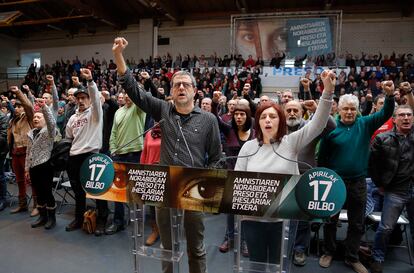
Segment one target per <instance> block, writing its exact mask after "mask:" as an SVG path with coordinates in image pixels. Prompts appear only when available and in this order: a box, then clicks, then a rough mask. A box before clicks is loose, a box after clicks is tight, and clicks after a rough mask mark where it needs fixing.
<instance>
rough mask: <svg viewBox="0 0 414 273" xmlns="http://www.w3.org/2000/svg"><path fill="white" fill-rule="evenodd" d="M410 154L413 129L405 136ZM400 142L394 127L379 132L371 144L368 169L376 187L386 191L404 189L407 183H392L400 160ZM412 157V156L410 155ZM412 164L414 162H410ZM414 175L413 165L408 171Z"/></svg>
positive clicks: (413, 137)
mask: <svg viewBox="0 0 414 273" xmlns="http://www.w3.org/2000/svg"><path fill="white" fill-rule="evenodd" d="M407 137H408V141H409V145H410V148H411V149H410V152H409V153H411V155H412V154H413V153H414V130H411V133H410V134H409V135H408V136H407ZM400 153H401V152H400V143H399V140H398V136H397V133H396V131H395V128H394V129H393V130H392V131H388V132H385V133H382V134H379V135H377V136H376V137H375V139H374V141H373V142H372V144H371V154H370V158H369V165H368V171H369V175H370V176H371V179H372V181H373V182H374V183H375V185H377V186H378V187H384V189H385V190H386V191H393V192H395V191H399V192H400V191H404V190H405V189H406V188H407V186H408V185H401V184H398V185H392V184H391V182H392V181H393V178H394V176H395V175H396V173H397V170H398V165H399V162H400V157H401V154H400ZM411 158H412V156H411ZM412 165H414V164H412ZM407 175H410V176H411V177H413V176H414V167H411V168H410V173H409V174H407Z"/></svg>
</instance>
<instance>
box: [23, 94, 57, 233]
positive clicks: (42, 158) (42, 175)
mask: <svg viewBox="0 0 414 273" xmlns="http://www.w3.org/2000/svg"><path fill="white" fill-rule="evenodd" d="M36 103H37V105H38V107H39V110H40V111H41V112H40V111H39V112H36V113H35V114H34V117H33V126H34V128H33V129H32V130H30V131H29V134H28V136H29V141H28V145H27V150H26V164H25V176H26V177H27V179H30V180H31V181H32V187H33V188H34V189H35V190H36V193H37V209H38V210H39V218H38V219H37V220H36V221H35V222H34V223H32V228H37V227H40V226H45V229H51V228H53V227H54V226H55V225H56V215H55V212H56V203H55V198H54V196H53V193H52V182H53V172H54V171H53V168H52V166H50V162H49V159H50V155H51V153H52V148H53V142H54V140H55V136H56V135H57V134H58V131H57V128H56V120H55V117H54V116H53V113H52V110H51V109H50V107H49V106H47V105H46V100H45V99H43V98H42V99H36Z"/></svg>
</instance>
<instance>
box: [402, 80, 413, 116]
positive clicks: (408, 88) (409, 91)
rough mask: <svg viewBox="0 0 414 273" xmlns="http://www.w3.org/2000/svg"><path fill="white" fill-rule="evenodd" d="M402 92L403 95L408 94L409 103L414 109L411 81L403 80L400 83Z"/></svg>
mask: <svg viewBox="0 0 414 273" xmlns="http://www.w3.org/2000/svg"><path fill="white" fill-rule="evenodd" d="M400 92H401V93H402V95H404V94H405V95H406V97H407V103H408V105H410V106H411V108H412V109H413V110H414V95H413V89H412V88H411V85H410V83H409V82H402V83H400Z"/></svg>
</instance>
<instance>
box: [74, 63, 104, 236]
mask: <svg viewBox="0 0 414 273" xmlns="http://www.w3.org/2000/svg"><path fill="white" fill-rule="evenodd" d="M81 76H82V77H84V78H85V79H86V80H87V81H88V89H87V90H86V89H83V88H78V90H76V92H75V93H74V96H75V98H76V101H77V103H78V109H77V110H76V112H75V114H74V115H72V116H71V117H70V119H69V121H68V123H67V125H66V138H67V139H71V140H72V147H71V149H70V157H69V162H68V168H67V172H68V175H69V179H70V185H71V187H72V189H73V192H74V193H75V201H76V208H75V219H74V220H73V221H72V222H71V223H70V224H69V225H68V226H66V231H73V230H76V229H79V228H81V227H82V222H83V214H84V212H85V209H86V197H85V192H84V190H83V189H82V186H81V183H80V179H79V175H80V168H81V165H82V163H83V161H84V160H85V159H86V158H87V157H88V156H90V155H91V154H93V153H98V152H99V149H100V148H101V147H102V126H103V112H102V107H101V101H100V98H99V91H98V88H97V86H96V84H95V82H94V81H93V79H92V74H91V71H90V70H89V69H81Z"/></svg>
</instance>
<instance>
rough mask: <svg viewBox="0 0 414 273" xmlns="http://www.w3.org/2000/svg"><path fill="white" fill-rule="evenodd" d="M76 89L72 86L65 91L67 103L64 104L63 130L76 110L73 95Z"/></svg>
mask: <svg viewBox="0 0 414 273" xmlns="http://www.w3.org/2000/svg"><path fill="white" fill-rule="evenodd" d="M76 78H77V77H76ZM76 91H78V87H72V88H70V89H69V90H68V91H67V100H68V103H66V105H65V121H64V122H63V132H65V130H66V124H67V123H68V121H69V119H70V117H71V116H72V115H73V114H75V112H76V98H75V96H74V94H75V92H76ZM62 137H63V136H62Z"/></svg>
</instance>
